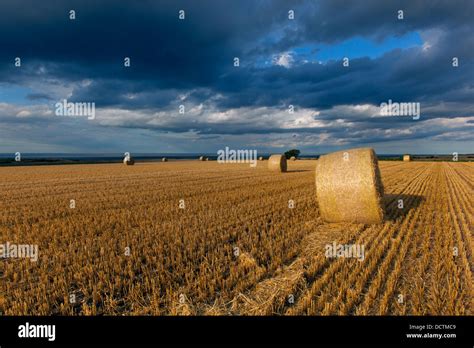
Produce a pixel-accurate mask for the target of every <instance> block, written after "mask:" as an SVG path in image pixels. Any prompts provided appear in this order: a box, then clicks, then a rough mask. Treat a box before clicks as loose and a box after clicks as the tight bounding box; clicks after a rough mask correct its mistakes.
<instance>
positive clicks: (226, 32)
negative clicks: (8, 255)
mask: <svg viewBox="0 0 474 348" xmlns="http://www.w3.org/2000/svg"><path fill="white" fill-rule="evenodd" d="M71 10H73V11H74V14H75V19H71V12H70V11H71ZM181 10H182V11H184V19H182V18H180V11H181ZM399 11H403V19H400V12H399ZM182 14H183V12H181V15H182ZM293 14H294V18H293V17H292V15H293ZM473 15H474V1H470V0H465V1H462V0H458V1H449V0H446V1H427V0H426V1H417V0H409V1H400V0H397V1H380V0H364V1H355V0H354V1H342V0H328V1H324V0H321V1H314V0H311V1H297V0H293V1H290V0H239V1H237V0H232V1H230V0H215V1H214V0H199V1H197V0H190V1H171V0H169V1H159V0H156V1H131V0H130V1H107V0H98V1H97V0H95V1H94V0H78V1H53V0H42V1H33V0H30V1H24V0H2V1H1V2H0V152H3V153H7V152H16V151H20V152H69V153H86V152H87V153H110V152H125V151H129V152H132V153H133V152H149V153H158V152H166V153H179V152H193V153H196V152H207V153H212V152H216V151H217V150H219V149H223V148H225V146H229V147H231V148H234V149H248V148H250V149H258V150H259V151H261V152H274V151H284V150H287V149H289V148H298V149H301V150H302V152H303V153H306V154H313V153H324V152H328V151H333V150H338V149H346V148H352V147H360V146H372V147H374V148H375V149H376V151H377V152H378V153H394V154H395V153H396V154H398V153H405V152H409V153H452V152H459V153H467V152H474V151H473V149H474V35H473V32H474V20H473ZM126 57H129V58H130V66H125V65H124V59H125V58H126ZM16 58H20V63H21V65H20V66H18V64H17V63H18V60H16ZM235 58H238V60H239V64H238V65H239V66H235ZM344 58H348V60H347V61H346V62H348V66H347V64H344ZM453 58H456V59H457V63H458V64H457V66H453V61H454V60H453ZM345 65H346V66H345ZM454 65H455V64H454ZM64 99H66V100H67V101H68V102H71V103H84V102H87V103H95V118H94V119H88V118H87V117H79V116H75V117H73V116H61V115H57V114H56V103H58V102H62V101H63V100H64ZM389 100H391V101H392V102H409V103H420V104H419V105H420V110H421V112H420V118H419V119H414V118H413V117H410V116H409V115H400V116H397V115H388V116H387V115H381V113H380V110H381V108H380V105H381V103H387V102H388V101H389ZM180 106H181V109H180ZM291 110H293V112H291ZM180 111H184V112H180Z"/></svg>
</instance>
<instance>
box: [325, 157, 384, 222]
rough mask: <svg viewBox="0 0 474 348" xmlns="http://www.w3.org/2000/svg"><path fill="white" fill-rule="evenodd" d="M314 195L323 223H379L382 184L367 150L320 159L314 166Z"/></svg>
mask: <svg viewBox="0 0 474 348" xmlns="http://www.w3.org/2000/svg"><path fill="white" fill-rule="evenodd" d="M316 196H317V201H318V205H319V212H320V215H321V218H322V219H323V220H325V221H327V222H353V223H368V224H372V223H381V222H382V221H383V218H384V209H383V205H382V196H383V185H382V180H381V178H380V170H379V166H378V161H377V156H376V154H375V152H374V150H373V149H371V148H360V149H352V150H347V151H339V152H334V153H330V154H327V155H324V156H321V157H320V158H319V159H318V162H317V164H316Z"/></svg>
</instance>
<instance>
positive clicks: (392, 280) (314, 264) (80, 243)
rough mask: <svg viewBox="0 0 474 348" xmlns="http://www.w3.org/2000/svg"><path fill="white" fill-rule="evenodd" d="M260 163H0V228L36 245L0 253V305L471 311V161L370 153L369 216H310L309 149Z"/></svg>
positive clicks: (313, 207) (35, 309) (11, 311)
mask: <svg viewBox="0 0 474 348" xmlns="http://www.w3.org/2000/svg"><path fill="white" fill-rule="evenodd" d="M266 164H267V162H266V161H259V162H258V165H257V167H256V168H252V167H251V166H249V165H248V164H219V163H217V162H215V161H209V162H199V161H174V162H173V161H170V162H166V163H136V164H135V165H134V166H125V165H123V164H95V165H58V166H30V167H3V168H0V178H1V181H0V240H1V241H2V242H3V243H4V242H7V241H9V242H10V243H18V244H35V245H38V252H39V253H38V260H37V261H36V262H34V261H33V260H31V259H28V258H16V259H15V258H1V259H0V277H1V281H0V312H2V314H4V315H26V314H31V315H49V314H63V315H96V314H108V315H139V314H153V315H194V314H197V315H226V314H238V315H334V314H336V315H374V314H375V315H384V314H392V315H404V314H413V315H428V314H438V315H451V314H456V315H467V314H472V302H471V301H472V298H473V296H472V295H473V277H472V268H473V248H472V231H473V216H474V215H473V198H472V197H473V194H472V192H473V182H474V164H472V163H461V162H459V163H447V162H423V163H421V162H383V161H382V162H380V169H381V174H382V181H383V184H384V187H385V196H384V198H383V199H384V205H385V208H386V213H387V217H386V220H385V222H384V223H383V224H380V225H364V224H339V223H338V224H335V223H326V222H324V221H322V219H321V218H320V217H319V214H318V205H317V200H316V197H315V172H314V170H315V169H314V168H315V164H316V161H312V160H298V161H294V162H293V161H289V162H288V172H287V173H273V172H270V171H268V170H267V167H266ZM400 201H402V204H400ZM333 243H337V244H348V243H352V244H359V245H363V246H364V248H365V250H364V255H363V258H340V257H333V258H331V257H327V255H326V253H325V250H326V249H325V248H326V246H327V245H330V244H333Z"/></svg>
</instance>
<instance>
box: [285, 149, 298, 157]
mask: <svg viewBox="0 0 474 348" xmlns="http://www.w3.org/2000/svg"><path fill="white" fill-rule="evenodd" d="M299 155H300V150H296V149H293V150H289V151H286V152H285V157H286V159H290V158H291V157H292V156H295V157H296V158H298V156H299Z"/></svg>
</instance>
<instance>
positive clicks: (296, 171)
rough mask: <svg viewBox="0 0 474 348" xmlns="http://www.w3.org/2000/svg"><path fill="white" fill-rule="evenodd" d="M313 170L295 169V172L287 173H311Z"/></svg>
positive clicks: (289, 171) (288, 171)
mask: <svg viewBox="0 0 474 348" xmlns="http://www.w3.org/2000/svg"><path fill="white" fill-rule="evenodd" d="M311 171H312V170H311V169H295V170H287V171H286V172H285V173H302V172H311Z"/></svg>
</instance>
